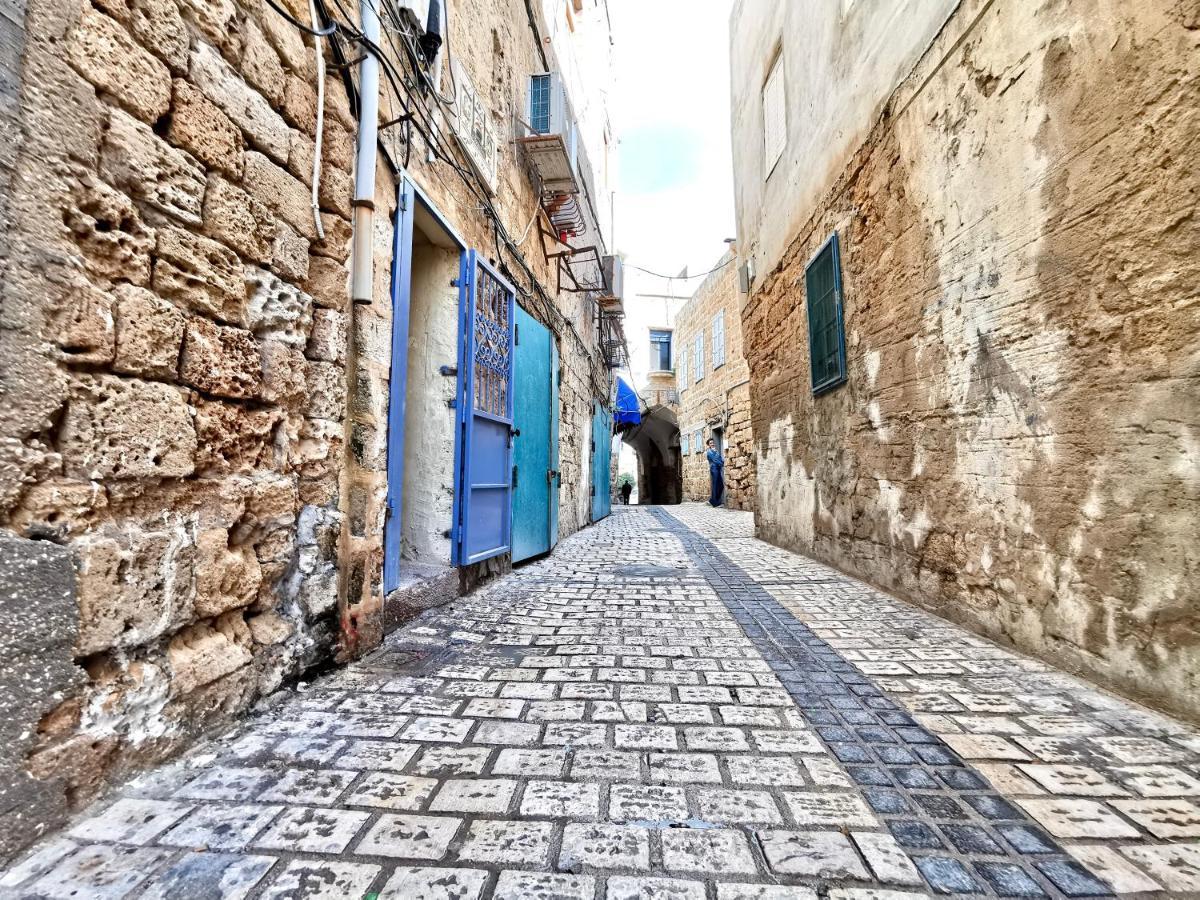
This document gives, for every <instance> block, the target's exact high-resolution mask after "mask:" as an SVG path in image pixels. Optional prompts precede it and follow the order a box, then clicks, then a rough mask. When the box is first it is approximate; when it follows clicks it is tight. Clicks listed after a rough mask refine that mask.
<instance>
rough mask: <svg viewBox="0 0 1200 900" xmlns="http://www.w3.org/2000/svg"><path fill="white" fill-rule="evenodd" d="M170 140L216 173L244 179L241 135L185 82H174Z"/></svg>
mask: <svg viewBox="0 0 1200 900" xmlns="http://www.w3.org/2000/svg"><path fill="white" fill-rule="evenodd" d="M167 137H168V139H169V140H170V141H171V143H172V144H175V145H176V146H179V147H182V148H183V149H185V150H187V151H188V152H190V153H192V154H193V155H195V156H196V157H197V158H198V159H200V160H202V161H204V162H205V163H207V164H208V165H209V166H212V167H213V168H215V169H220V170H221V171H222V172H225V173H226V174H227V175H231V176H233V177H234V178H241V177H242V147H243V140H242V132H241V129H239V128H238V127H237V126H236V125H234V124H233V120H232V119H230V118H229V116H227V115H225V113H223V112H222V111H221V110H220V109H219V108H218V107H217V105H216V104H215V103H213V102H212V101H211V100H209V99H208V98H207V97H205V96H204V95H203V94H202V93H200V91H198V90H197V89H196V88H195V87H193V86H192V85H191V84H188V82H186V81H184V80H183V79H176V80H175V102H174V104H173V105H172V107H171V124H170V127H169V128H168V130H167Z"/></svg>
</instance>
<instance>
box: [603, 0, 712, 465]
mask: <svg viewBox="0 0 1200 900" xmlns="http://www.w3.org/2000/svg"><path fill="white" fill-rule="evenodd" d="M608 6H609V13H610V15H611V17H612V28H613V45H614V46H613V61H614V69H615V71H616V84H615V85H614V89H613V91H612V93H611V94H610V97H609V104H610V105H609V114H610V116H611V119H612V122H613V129H614V131H615V133H616V135H617V138H618V140H619V144H618V148H617V167H616V168H617V177H616V192H617V195H616V220H615V227H614V235H615V245H616V250H617V251H618V252H620V253H622V254H624V255H625V260H626V264H627V266H629V265H638V266H643V267H645V268H647V269H651V270H653V271H655V272H660V273H662V274H666V275H674V274H677V273H678V272H679V271H680V270H681V269H682V268H683V267H684V266H687V267H688V271H689V273H699V272H704V271H706V270H708V269H710V268H712V267H713V266H714V265H716V263H717V261H718V260H719V259H720V258H721V255H722V254H723V253H724V252H725V250H726V246H725V243H724V241H725V238H730V237H733V236H734V232H735V229H734V212H733V164H732V160H731V156H730V138H729V128H730V126H729V12H730V9H731V7H732V0H608ZM701 281H702V279H700V278H693V279H690V280H687V281H667V280H666V279H662V278H655V277H652V276H649V275H646V274H644V273H642V272H639V271H637V270H636V269H632V268H626V271H625V312H626V318H625V333H626V337H627V339H628V342H629V351H630V354H631V357H632V359H631V363H632V366H631V368H632V373H631V372H628V371H626V372H622V373H619V374H621V375H622V376H623V377H625V378H626V379H627V380H630V379H632V382H633V386H634V388H635V389H638V390H641V389H643V388H644V387H645V373H646V370H647V369H648V360H649V352H650V348H649V340H648V330H649V329H650V328H651V327H653V326H655V325H666V324H669V315H670V313H669V312H668V310H667V305H668V304H667V301H664V300H661V299H652V298H648V297H639V296H638V295H639V294H640V293H650V294H667V293H673V294H675V295H677V296H679V297H681V298H686V297H690V296H691V294H692V292H693V291H694V290H695V289H696V288H697V287H698V286H699V284H700V282H701ZM672 305H673V307H674V308H675V309H678V307H679V306H680V305H682V303H675V304H672ZM672 312H673V310H672ZM620 446H621V450H622V452H621V462H620V469H621V471H623V472H636V470H637V469H636V461H635V460H636V457H635V456H634V454H633V450H632V448H629V447H626V446H624V445H623V444H621V445H620Z"/></svg>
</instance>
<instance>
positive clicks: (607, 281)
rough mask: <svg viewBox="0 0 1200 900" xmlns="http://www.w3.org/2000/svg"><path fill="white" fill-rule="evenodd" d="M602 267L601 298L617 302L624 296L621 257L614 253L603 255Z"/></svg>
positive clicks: (623, 273) (623, 275) (623, 265)
mask: <svg viewBox="0 0 1200 900" xmlns="http://www.w3.org/2000/svg"><path fill="white" fill-rule="evenodd" d="M603 269H604V285H605V287H604V295H603V298H602V299H605V300H616V301H617V302H618V303H619V302H620V301H621V300H623V299H624V297H625V264H624V263H623V262H622V261H621V257H619V256H617V255H615V254H614V255H612V256H606V257H604V261H603Z"/></svg>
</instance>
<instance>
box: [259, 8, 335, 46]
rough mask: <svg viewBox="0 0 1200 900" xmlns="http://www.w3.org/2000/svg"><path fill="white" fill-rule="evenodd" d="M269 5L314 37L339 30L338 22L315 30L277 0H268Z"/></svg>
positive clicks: (324, 35) (327, 35) (327, 34)
mask: <svg viewBox="0 0 1200 900" xmlns="http://www.w3.org/2000/svg"><path fill="white" fill-rule="evenodd" d="M267 6H269V7H271V9H273V10H275V12H277V13H279V15H281V16H283V17H284V18H285V19H287V20H288V21H289V22H291V23H292V24H293V25H295V26H296V27H297V28H299V29H300V30H301V31H303V32H304V33H305V34H309V35H312V36H313V37H329V36H330V35H331V34H333V33H334V32H335V31H337V25H336V24H333V25H330V26H328V27H327V28H324V29H319V30H314V29H312V28H309V27H308V26H307V25H305V24H304V23H303V22H301V21H300V20H299V19H296V18H294V17H293V16H292V14H291V13H289V12H288V11H287V10H286V9H284V8H283V7H282V6H280V5H279V4H278V3H276V2H275V0H267Z"/></svg>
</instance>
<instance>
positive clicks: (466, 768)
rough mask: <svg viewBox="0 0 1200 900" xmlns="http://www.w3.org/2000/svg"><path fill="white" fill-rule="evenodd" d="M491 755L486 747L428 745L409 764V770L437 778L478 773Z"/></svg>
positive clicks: (484, 766) (416, 773)
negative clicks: (414, 760) (415, 759)
mask: <svg viewBox="0 0 1200 900" xmlns="http://www.w3.org/2000/svg"><path fill="white" fill-rule="evenodd" d="M491 755H492V751H491V750H490V749H488V748H487V747H429V748H427V749H426V750H424V751H422V753H421V755H420V756H419V757H417V761H416V762H414V763H412V764H411V765H410V766H409V771H410V772H412V773H413V774H415V775H430V776H434V777H437V778H449V777H453V776H456V775H460V776H461V775H480V774H482V773H483V770H484V768H486V766H487V762H488V758H489V757H490V756H491Z"/></svg>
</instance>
